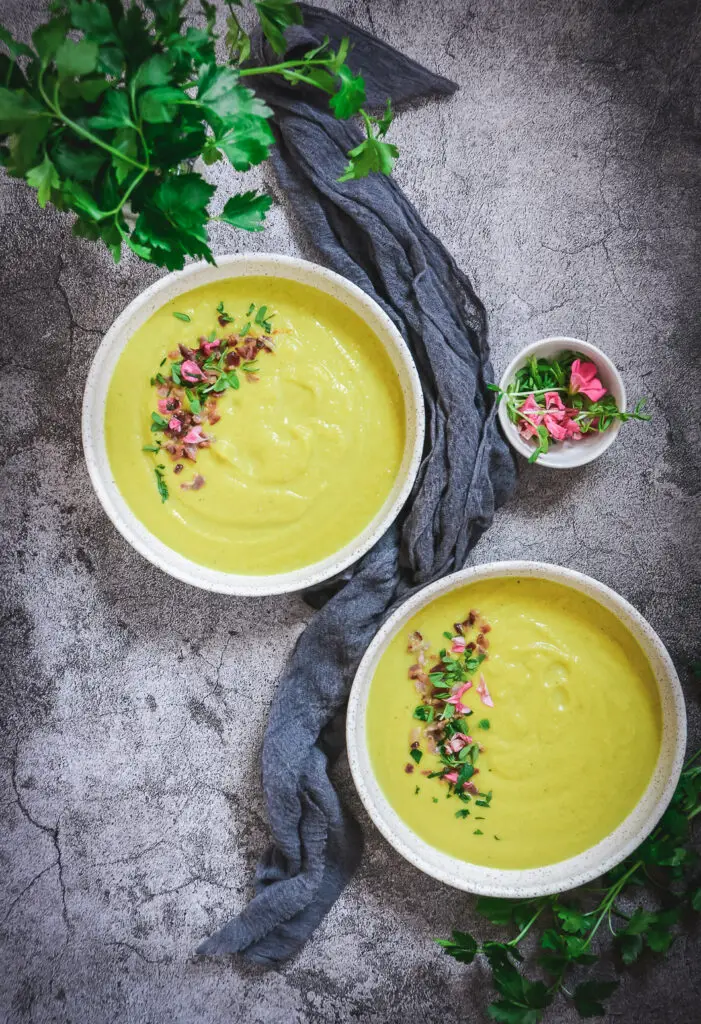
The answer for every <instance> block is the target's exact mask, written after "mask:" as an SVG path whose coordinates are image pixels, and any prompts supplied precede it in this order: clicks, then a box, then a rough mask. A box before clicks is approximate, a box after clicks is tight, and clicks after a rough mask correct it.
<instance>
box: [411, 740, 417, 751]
mask: <svg viewBox="0 0 701 1024" xmlns="http://www.w3.org/2000/svg"><path fill="white" fill-rule="evenodd" d="M411 749H412V750H418V749H419V741H418V740H414V742H413V743H412V744H411Z"/></svg>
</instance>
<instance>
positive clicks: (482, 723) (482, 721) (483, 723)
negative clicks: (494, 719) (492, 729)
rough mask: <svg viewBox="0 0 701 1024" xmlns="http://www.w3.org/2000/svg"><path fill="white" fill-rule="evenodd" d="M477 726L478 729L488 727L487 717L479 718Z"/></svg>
mask: <svg viewBox="0 0 701 1024" xmlns="http://www.w3.org/2000/svg"><path fill="white" fill-rule="evenodd" d="M477 728H478V729H488V728H489V719H488V718H480V720H479V722H478V723H477Z"/></svg>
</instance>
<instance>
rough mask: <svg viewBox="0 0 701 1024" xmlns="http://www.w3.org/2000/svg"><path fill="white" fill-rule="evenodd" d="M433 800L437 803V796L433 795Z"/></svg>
mask: <svg viewBox="0 0 701 1024" xmlns="http://www.w3.org/2000/svg"><path fill="white" fill-rule="evenodd" d="M433 802H434V804H437V803H438V797H437V796H434V798H433Z"/></svg>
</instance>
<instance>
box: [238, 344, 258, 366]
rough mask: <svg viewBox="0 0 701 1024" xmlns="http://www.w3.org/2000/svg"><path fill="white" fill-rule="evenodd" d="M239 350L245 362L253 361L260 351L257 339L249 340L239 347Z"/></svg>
mask: <svg viewBox="0 0 701 1024" xmlns="http://www.w3.org/2000/svg"><path fill="white" fill-rule="evenodd" d="M238 352H239V355H240V356H241V358H242V359H243V360H245V362H247V363H250V362H252V361H253V360H254V359H255V358H256V353H257V352H258V349H257V348H256V343H255V341H247V342H246V343H245V344H244V345H241V346H240V347H239V349H238Z"/></svg>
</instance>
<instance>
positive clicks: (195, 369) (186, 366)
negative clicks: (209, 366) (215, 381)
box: [180, 359, 207, 384]
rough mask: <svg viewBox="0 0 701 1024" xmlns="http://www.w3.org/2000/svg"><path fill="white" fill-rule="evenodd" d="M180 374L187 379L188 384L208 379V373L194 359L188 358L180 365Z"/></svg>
mask: <svg viewBox="0 0 701 1024" xmlns="http://www.w3.org/2000/svg"><path fill="white" fill-rule="evenodd" d="M180 375H181V376H182V378H183V380H186V381H187V382H188V384H196V383H197V382H198V381H200V380H206V379H207V377H206V374H204V373H203V372H202V370H201V368H200V367H199V366H198V365H197V363H196V362H195V361H194V359H186V360H185V362H184V363H183V364H182V366H181V367H180Z"/></svg>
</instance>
